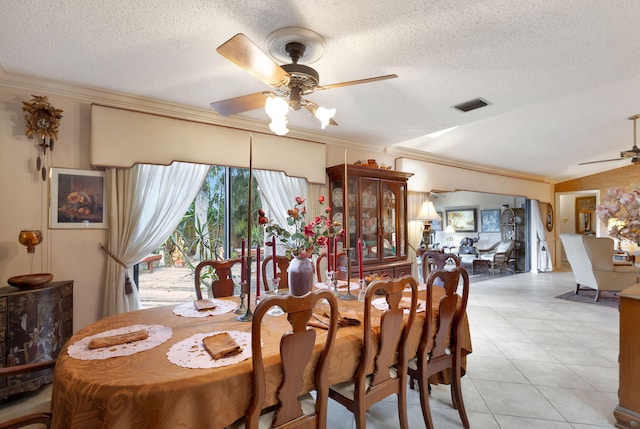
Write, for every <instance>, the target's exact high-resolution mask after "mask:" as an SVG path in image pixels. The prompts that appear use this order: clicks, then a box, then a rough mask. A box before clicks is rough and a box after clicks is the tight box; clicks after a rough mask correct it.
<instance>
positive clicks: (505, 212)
mask: <svg viewBox="0 0 640 429" xmlns="http://www.w3.org/2000/svg"><path fill="white" fill-rule="evenodd" d="M525 229H526V228H525V213H524V209H519V208H513V209H512V208H510V207H504V208H503V209H502V214H501V215H500V236H501V237H502V240H514V241H515V246H514V250H513V269H514V270H515V272H520V273H521V272H524V271H525V238H524V233H525Z"/></svg>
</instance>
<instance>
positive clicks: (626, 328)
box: [613, 284, 640, 429]
mask: <svg viewBox="0 0 640 429" xmlns="http://www.w3.org/2000/svg"><path fill="white" fill-rule="evenodd" d="M619 365H620V381H619V386H618V406H617V407H616V409H615V411H614V412H613V415H614V416H615V418H616V427H618V428H625V429H632V428H634V429H635V428H640V284H637V285H635V286H631V287H630V288H628V289H625V290H624V291H622V292H620V357H619Z"/></svg>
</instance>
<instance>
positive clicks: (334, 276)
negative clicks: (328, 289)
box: [331, 271, 340, 296]
mask: <svg viewBox="0 0 640 429" xmlns="http://www.w3.org/2000/svg"><path fill="white" fill-rule="evenodd" d="M331 278H332V281H333V294H334V295H335V296H340V292H338V272H337V271H334V272H333V274H332V276H331Z"/></svg>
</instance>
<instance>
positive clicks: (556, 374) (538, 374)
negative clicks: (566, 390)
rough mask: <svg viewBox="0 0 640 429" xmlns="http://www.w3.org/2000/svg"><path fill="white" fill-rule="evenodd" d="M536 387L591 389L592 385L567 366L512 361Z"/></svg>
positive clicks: (551, 363) (552, 363)
mask: <svg viewBox="0 0 640 429" xmlns="http://www.w3.org/2000/svg"><path fill="white" fill-rule="evenodd" d="M512 362H513V364H514V365H515V366H516V367H517V368H518V369H519V370H520V372H522V374H524V376H525V377H526V378H527V379H528V380H529V382H531V383H532V384H534V385H541V386H558V387H571V388H576V389H591V388H592V387H591V385H590V384H589V383H587V382H586V381H585V380H584V379H583V378H581V377H580V376H578V375H577V374H576V373H575V372H574V371H572V370H571V369H569V368H567V366H566V365H565V364H562V363H554V362H531V361H516V360H514V361H512Z"/></svg>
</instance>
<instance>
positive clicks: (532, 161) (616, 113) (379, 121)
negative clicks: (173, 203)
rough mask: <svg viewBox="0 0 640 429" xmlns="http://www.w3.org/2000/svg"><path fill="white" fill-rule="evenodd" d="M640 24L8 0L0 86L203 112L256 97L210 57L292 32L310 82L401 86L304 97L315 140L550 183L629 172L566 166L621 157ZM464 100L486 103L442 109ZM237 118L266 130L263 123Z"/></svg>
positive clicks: (501, 1)
mask: <svg viewBox="0 0 640 429" xmlns="http://www.w3.org/2000/svg"><path fill="white" fill-rule="evenodd" d="M639 22H640V7H639V5H638V3H637V2H636V1H634V0H613V1H604V0H545V1H539V0H535V1H531V0H518V1H513V0H485V1H471V0H465V1H462V0H461V1H451V0H449V1H445V0H442V1H437V0H431V1H428V2H427V1H424V0H418V1H412V0H392V1H381V2H369V1H350V2H344V1H299V0H296V1H293V0H289V1H283V0H262V1H239V0H233V1H229V0H224V1H210V0H209V1H205V0H201V1H196V0H190V1H189V0H174V1H171V2H169V1H166V0H136V1H133V2H132V1H129V0H110V1H108V2H98V1H86V0H74V1H72V0H60V1H57V2H42V1H40V0H8V1H5V2H3V12H2V14H0V29H1V30H0V68H1V69H0V78H1V74H2V71H1V70H4V71H6V72H10V73H18V74H25V75H31V76H42V77H45V78H48V79H53V80H58V81H63V82H69V83H75V84H80V85H84V86H90V87H96V88H103V89H107V90H114V91H118V92H124V93H130V94H136V95H140V96H144V97H150V98H154V99H160V100H166V101H170V102H174V103H179V104H184V105H188V106H195V107H199V108H203V109H210V107H209V103H210V102H212V101H219V100H223V99H226V98H232V97H237V96H241V95H245V94H250V93H254V92H259V91H263V90H266V89H268V87H266V86H265V85H264V84H263V83H262V82H260V81H259V80H257V79H255V78H254V77H252V76H251V75H250V74H248V73H246V72H245V71H243V70H242V69H240V68H239V67H237V66H236V65H234V64H232V63H230V62H229V61H227V60H226V59H224V58H223V57H222V56H220V55H219V54H217V52H216V47H217V46H219V45H220V44H222V43H223V42H224V41H226V40H227V39H229V38H230V37H231V36H233V35H234V34H236V33H240V32H242V33H245V34H246V35H247V36H248V37H249V38H250V39H251V40H252V41H253V42H255V44H257V45H258V46H260V47H261V48H262V49H263V50H265V51H266V50H267V46H266V44H265V39H266V37H267V36H268V35H269V33H271V32H272V31H274V30H276V29H278V28H282V27H290V26H297V27H304V28H308V29H311V30H313V31H316V32H318V33H320V34H321V35H322V36H324V38H325V39H326V49H325V51H324V53H323V55H322V57H321V58H320V59H319V60H318V61H317V62H315V63H314V64H313V65H312V66H313V67H314V68H315V69H316V70H318V72H319V73H320V81H321V82H320V83H321V84H330V83H336V82H343V81H349V80H355V79H362V78H368V77H373V76H378V75H384V74H390V73H395V74H397V75H398V76H399V78H398V79H393V80H386V81H381V82H376V83H370V84H365V85H357V86H350V87H343V88H335V89H332V90H330V91H325V92H321V93H316V94H313V95H310V96H308V97H307V98H309V99H310V100H312V101H315V102H316V103H318V104H320V105H324V106H327V107H335V108H336V109H337V111H338V113H337V116H336V120H337V122H338V123H339V124H340V125H339V126H338V127H329V128H328V129H326V130H323V131H322V133H324V134H326V135H327V136H331V137H336V138H341V139H349V140H354V141H357V142H365V143H370V144H374V145H379V146H382V147H393V146H399V147H402V148H409V149H413V150H416V151H422V152H425V153H427V154H430V155H435V156H440V157H446V158H451V159H455V160H461V161H468V162H472V163H475V164H482V165H487V166H495V167H500V168H506V169H510V170H515V171H521V172H524V173H529V174H536V175H542V176H547V177H549V178H552V179H554V180H562V179H566V178H571V177H577V176H583V175H586V174H590V173H593V172H596V171H602V170H603V169H611V168H617V167H622V166H626V165H628V163H629V160H621V161H615V162H609V163H600V164H593V165H588V166H578V165H577V164H578V163H579V162H585V161H593V160H598V159H609V158H615V157H617V156H618V155H619V152H620V151H621V150H626V149H629V148H630V147H631V145H632V143H633V126H632V122H631V121H629V120H628V119H627V118H628V117H629V116H632V115H634V114H637V113H640V46H639V45H640V44H639V43H638V40H640V25H638V23H639ZM476 97H482V98H483V99H485V100H487V101H489V102H490V105H489V106H488V107H485V108H483V109H479V110H476V111H473V112H469V113H461V112H458V111H456V110H454V109H452V107H451V106H453V105H455V104H458V103H461V102H464V101H468V100H470V99H473V98H476ZM211 115H212V116H216V115H217V113H216V112H215V111H213V110H211ZM241 116H244V117H246V118H253V119H260V120H264V121H265V128H266V122H267V116H266V114H265V113H264V112H263V111H262V109H260V110H255V111H252V112H249V113H246V114H243V115H241ZM453 126H458V128H456V129H455V130H453V131H451V132H449V133H447V134H445V135H443V136H441V137H438V138H435V139H433V138H429V137H426V134H429V133H432V132H435V131H438V130H442V129H445V128H449V127H453ZM289 128H292V129H296V130H298V131H299V130H305V129H308V130H311V131H313V132H316V133H317V132H319V130H318V124H317V121H316V120H315V119H314V118H313V117H312V116H311V115H309V114H308V113H307V112H305V111H298V112H292V113H290V115H289ZM639 168H640V166H639Z"/></svg>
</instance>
